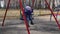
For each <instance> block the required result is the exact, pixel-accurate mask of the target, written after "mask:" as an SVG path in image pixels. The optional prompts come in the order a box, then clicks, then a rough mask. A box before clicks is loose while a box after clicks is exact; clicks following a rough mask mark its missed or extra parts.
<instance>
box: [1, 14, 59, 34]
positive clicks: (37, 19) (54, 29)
mask: <svg viewBox="0 0 60 34" xmlns="http://www.w3.org/2000/svg"><path fill="white" fill-rule="evenodd" d="M8 16H9V15H8ZM58 20H60V19H58ZM33 22H34V25H30V27H29V29H30V33H31V34H60V30H59V28H58V26H57V24H56V22H55V20H54V18H53V17H52V21H50V16H49V15H48V16H34V20H33ZM59 22H60V21H59ZM1 23H2V17H1V18H0V34H27V31H26V27H25V24H24V22H23V21H22V20H20V19H19V18H17V17H15V18H14V17H7V19H6V20H5V26H4V27H2V26H1Z"/></svg>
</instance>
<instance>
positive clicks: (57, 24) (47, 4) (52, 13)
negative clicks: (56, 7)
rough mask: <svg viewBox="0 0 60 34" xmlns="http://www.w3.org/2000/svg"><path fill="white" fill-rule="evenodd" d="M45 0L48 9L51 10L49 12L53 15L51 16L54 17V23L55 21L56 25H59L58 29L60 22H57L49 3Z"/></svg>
mask: <svg viewBox="0 0 60 34" xmlns="http://www.w3.org/2000/svg"><path fill="white" fill-rule="evenodd" d="M45 2H46V4H47V6H48V8H49V10H50V11H51V14H52V15H53V17H54V19H55V21H56V23H57V25H58V27H59V29H60V24H59V22H58V20H57V18H56V17H55V15H54V13H53V10H52V9H51V8H50V5H49V4H48V2H47V0H45Z"/></svg>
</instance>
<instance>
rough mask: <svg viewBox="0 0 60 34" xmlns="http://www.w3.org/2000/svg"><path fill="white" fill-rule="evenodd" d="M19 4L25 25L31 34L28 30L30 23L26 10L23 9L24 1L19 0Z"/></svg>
mask: <svg viewBox="0 0 60 34" xmlns="http://www.w3.org/2000/svg"><path fill="white" fill-rule="evenodd" d="M19 4H20V8H21V10H22V15H23V18H24V23H25V25H26V29H27V32H28V34H30V30H29V28H28V22H27V19H26V16H25V15H24V8H23V5H22V0H19Z"/></svg>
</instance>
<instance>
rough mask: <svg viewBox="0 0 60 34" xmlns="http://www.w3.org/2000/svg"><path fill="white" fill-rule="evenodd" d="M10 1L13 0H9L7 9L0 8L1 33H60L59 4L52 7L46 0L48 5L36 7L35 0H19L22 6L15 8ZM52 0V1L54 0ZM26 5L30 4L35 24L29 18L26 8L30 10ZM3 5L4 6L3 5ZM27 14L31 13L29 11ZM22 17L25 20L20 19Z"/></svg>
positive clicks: (45, 0)
mask: <svg viewBox="0 0 60 34" xmlns="http://www.w3.org/2000/svg"><path fill="white" fill-rule="evenodd" d="M40 1H41V0H40ZM10 2H12V1H11V0H8V2H7V6H6V8H5V9H4V8H2V9H0V34H60V12H59V11H60V8H59V5H58V6H57V7H51V6H50V5H51V4H49V3H48V1H47V0H44V2H45V4H46V7H45V6H44V8H43V9H42V8H40V9H36V8H34V2H36V1H35V0H32V1H26V0H25V1H23V2H22V0H19V5H18V6H19V7H20V8H18V9H15V8H14V7H12V8H11V7H10V5H11V4H10ZM31 2H32V4H31ZM41 2H42V1H41ZM50 2H52V0H51V1H50ZM16 3H17V2H16ZM24 3H26V4H24ZM9 4H10V5H9ZM25 5H26V6H27V5H29V6H30V8H31V11H33V13H32V14H30V15H32V17H31V16H30V17H31V18H33V19H32V20H31V21H33V23H34V24H33V25H32V24H31V23H30V22H29V20H28V19H27V16H26V13H25V10H26V12H27V11H30V10H27V9H26V8H25V7H26V6H25ZM52 5H53V4H52ZM13 6H15V5H13ZM53 6H54V5H53ZM1 7H3V5H2V6H1ZM16 7H17V6H16ZM9 8H10V9H9ZM45 8H46V9H45ZM32 9H33V10H32ZM27 14H29V13H28V12H27ZM21 15H22V16H21ZM28 16H29V15H28ZM21 17H22V18H23V20H21V19H20V18H21ZM28 18H29V17H28Z"/></svg>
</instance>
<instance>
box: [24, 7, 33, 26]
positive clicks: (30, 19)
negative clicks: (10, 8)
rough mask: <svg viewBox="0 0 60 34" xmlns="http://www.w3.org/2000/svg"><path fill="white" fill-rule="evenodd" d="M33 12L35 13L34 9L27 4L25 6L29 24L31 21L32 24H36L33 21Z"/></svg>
mask: <svg viewBox="0 0 60 34" xmlns="http://www.w3.org/2000/svg"><path fill="white" fill-rule="evenodd" d="M32 13H33V9H32V8H31V7H30V6H26V7H25V16H26V18H27V21H28V25H29V23H30V24H31V25H34V23H33V21H32Z"/></svg>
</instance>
